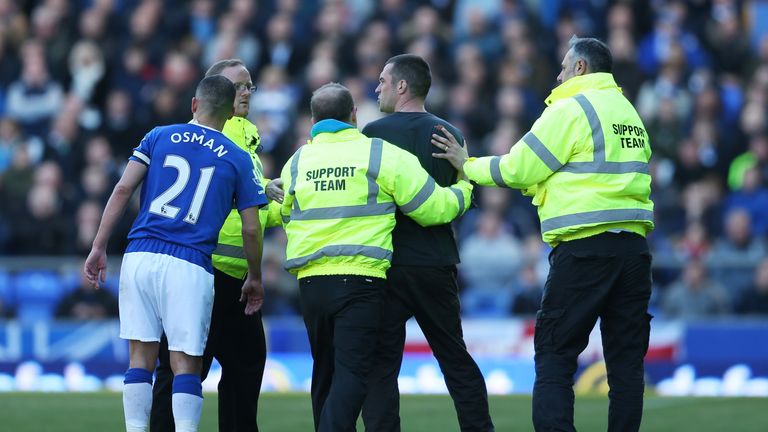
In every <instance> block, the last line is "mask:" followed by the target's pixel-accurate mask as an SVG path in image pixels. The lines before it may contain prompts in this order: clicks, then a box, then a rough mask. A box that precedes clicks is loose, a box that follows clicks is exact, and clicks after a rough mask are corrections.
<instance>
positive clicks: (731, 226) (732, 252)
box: [706, 208, 768, 300]
mask: <svg viewBox="0 0 768 432" xmlns="http://www.w3.org/2000/svg"><path fill="white" fill-rule="evenodd" d="M766 252H768V250H767V249H766V245H765V240H764V239H763V238H762V237H759V236H755V235H753V234H752V217H751V215H750V214H749V212H748V211H747V210H745V209H740V208H735V209H732V210H730V211H729V212H728V213H727V214H726V215H725V235H724V236H723V237H720V238H719V239H718V240H717V241H716V242H715V244H714V246H713V247H712V249H711V250H710V252H709V256H708V259H707V261H706V262H707V265H708V266H709V267H711V268H712V278H713V279H714V280H716V281H718V282H719V283H720V284H721V285H722V286H723V287H726V288H727V289H728V294H729V297H730V299H731V300H736V299H737V298H738V297H740V295H741V294H742V293H741V292H740V291H739V290H740V289H742V288H743V287H746V286H747V285H748V284H749V282H750V281H751V280H752V274H751V273H752V272H750V271H749V269H750V268H753V267H754V266H756V265H757V263H758V262H760V260H761V259H762V258H763V257H765V256H766Z"/></svg>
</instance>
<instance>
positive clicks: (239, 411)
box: [150, 269, 267, 432]
mask: <svg viewBox="0 0 768 432" xmlns="http://www.w3.org/2000/svg"><path fill="white" fill-rule="evenodd" d="M213 278H214V279H213V280H214V289H215V295H214V300H213V311H212V314H211V328H210V330H209V332H208V342H207V344H206V347H205V353H204V354H203V369H202V373H201V377H202V379H205V377H206V376H207V375H208V371H209V370H210V368H211V362H212V361H213V358H214V357H215V358H216V359H217V360H218V361H219V363H220V364H221V379H220V380H219V431H220V432H235V431H237V432H253V431H258V430H259V428H258V426H257V425H256V411H257V408H258V403H259V392H260V391H261V380H262V376H263V375H264V364H265V363H266V360H267V346H266V342H265V339H264V325H263V323H262V321H261V311H259V312H257V313H256V314H254V315H250V316H247V315H245V312H244V310H245V304H244V303H241V302H240V289H241V288H242V287H243V281H242V280H240V279H237V278H233V277H232V276H229V275H227V274H226V273H223V272H220V271H218V270H216V269H214V275H213ZM172 387H173V371H171V365H170V360H169V353H168V340H167V339H166V338H165V335H163V338H162V340H161V342H160V363H159V365H158V366H157V368H156V377H155V384H154V387H153V389H152V393H153V396H152V413H151V416H150V430H151V431H152V432H172V431H173V430H175V427H174V422H173V410H172V406H171V396H172V394H171V391H172Z"/></svg>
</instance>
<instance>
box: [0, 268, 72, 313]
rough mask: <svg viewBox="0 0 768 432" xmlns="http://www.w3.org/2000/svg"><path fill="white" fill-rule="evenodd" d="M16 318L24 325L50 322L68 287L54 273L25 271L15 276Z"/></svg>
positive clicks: (13, 285) (13, 288)
mask: <svg viewBox="0 0 768 432" xmlns="http://www.w3.org/2000/svg"><path fill="white" fill-rule="evenodd" d="M12 290H13V291H14V292H15V296H16V300H17V309H16V316H17V318H18V319H19V321H21V322H23V323H31V322H38V321H50V320H51V319H52V318H53V312H54V309H55V308H56V304H57V303H58V301H59V300H60V299H61V298H62V297H63V296H64V294H66V292H67V287H66V285H65V284H64V283H62V280H61V278H60V275H59V274H58V273H57V272H54V271H24V272H19V273H17V274H16V275H14V276H13V283H12Z"/></svg>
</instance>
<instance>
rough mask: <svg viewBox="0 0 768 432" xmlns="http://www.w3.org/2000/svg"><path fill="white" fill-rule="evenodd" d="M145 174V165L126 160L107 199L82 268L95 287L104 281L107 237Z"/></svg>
mask: <svg viewBox="0 0 768 432" xmlns="http://www.w3.org/2000/svg"><path fill="white" fill-rule="evenodd" d="M146 174H147V166H146V165H144V164H142V163H139V162H136V161H133V160H131V161H128V166H127V167H126V168H125V172H123V176H122V177H121V178H120V181H118V182H117V185H116V186H115V189H114V190H113V191H112V195H111V196H110V197H109V201H107V206H106V207H105V208H104V214H103V215H102V217H101V223H100V224H99V230H98V232H97V233H96V238H94V240H93V246H92V248H91V253H90V254H88V258H87V259H86V260H85V266H84V269H83V270H84V272H85V277H86V278H87V279H88V282H90V283H91V284H92V285H94V286H95V287H96V288H98V287H99V282H104V279H105V277H106V270H107V254H106V250H107V242H108V241H109V237H110V236H111V235H112V231H113V230H114V228H115V225H116V224H117V222H118V221H119V220H120V217H121V216H122V215H123V212H125V207H126V206H127V205H128V200H130V199H131V196H132V195H133V192H134V191H135V190H136V188H137V187H138V186H139V184H141V181H142V180H144V176H145V175H146Z"/></svg>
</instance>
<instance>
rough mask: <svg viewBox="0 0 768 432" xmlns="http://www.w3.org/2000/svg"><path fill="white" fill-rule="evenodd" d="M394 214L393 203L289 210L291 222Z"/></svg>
mask: <svg viewBox="0 0 768 432" xmlns="http://www.w3.org/2000/svg"><path fill="white" fill-rule="evenodd" d="M394 212H395V203H391V202H390V203H379V204H364V205H358V206H338V207H325V208H314V209H306V210H296V209H293V210H291V220H292V221H297V220H305V221H306V220H320V219H344V218H351V217H361V216H381V215H385V214H390V213H394Z"/></svg>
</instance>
